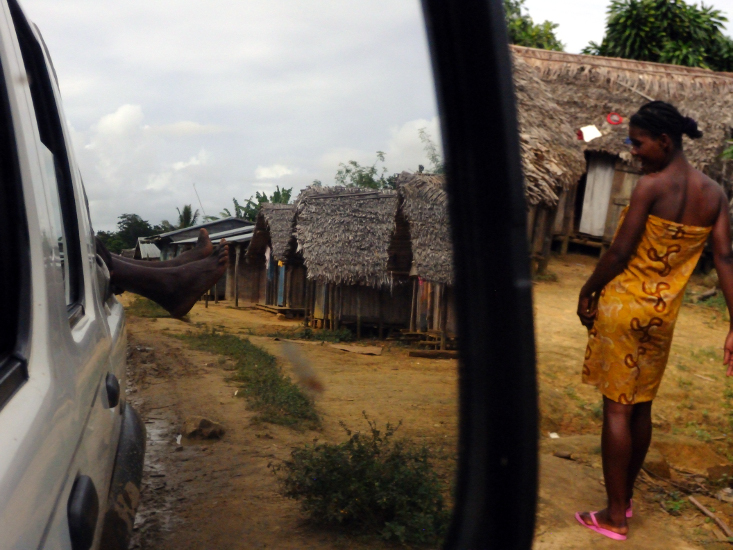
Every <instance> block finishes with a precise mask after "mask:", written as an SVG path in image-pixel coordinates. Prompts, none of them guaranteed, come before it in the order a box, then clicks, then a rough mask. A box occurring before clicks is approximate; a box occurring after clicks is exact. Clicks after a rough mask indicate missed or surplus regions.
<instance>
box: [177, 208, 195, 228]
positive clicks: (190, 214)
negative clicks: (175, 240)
mask: <svg viewBox="0 0 733 550" xmlns="http://www.w3.org/2000/svg"><path fill="white" fill-rule="evenodd" d="M176 210H178V227H177V228H176V229H184V228H186V227H192V226H194V225H196V222H197V221H198V219H199V211H198V209H196V211H195V212H194V211H193V208H192V207H191V205H190V204H186V205H184V207H183V210H181V209H180V208H176Z"/></svg>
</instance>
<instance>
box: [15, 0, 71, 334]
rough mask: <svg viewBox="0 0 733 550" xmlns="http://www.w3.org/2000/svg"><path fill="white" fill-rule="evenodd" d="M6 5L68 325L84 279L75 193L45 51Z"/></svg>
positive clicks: (20, 17) (21, 17) (17, 11)
mask: <svg viewBox="0 0 733 550" xmlns="http://www.w3.org/2000/svg"><path fill="white" fill-rule="evenodd" d="M8 4H9V6H10V12H11V15H12V18H13V23H14V25H15V29H16V33H17V36H18V43H19V45H20V50H21V54H22V56H23V64H24V66H25V70H26V73H27V74H28V82H29V86H30V91H31V98H32V100H33V109H34V112H35V116H36V121H37V123H38V132H39V136H40V139H41V143H42V147H41V158H42V161H43V166H42V168H43V179H44V184H45V187H46V193H47V201H48V204H49V207H50V208H51V210H52V212H51V214H50V215H51V220H50V221H51V226H52V230H53V236H52V238H53V239H55V241H56V246H55V247H54V248H55V250H54V258H53V260H54V262H55V263H56V265H57V266H58V269H60V270H61V275H62V277H63V280H64V287H65V299H66V300H65V301H66V306H67V308H68V310H69V315H70V317H71V319H72V321H73V320H75V319H77V318H78V317H80V316H81V314H83V308H82V296H83V294H82V286H83V277H82V270H81V245H80V241H79V227H78V222H77V218H76V207H75V200H74V190H73V183H72V178H71V169H70V166H69V158H68V155H67V149H66V143H65V140H64V135H63V127H62V124H61V117H60V116H59V112H58V108H57V106H56V99H55V97H54V91H53V85H52V80H51V78H52V77H51V75H50V74H49V69H48V66H47V64H46V59H45V58H44V48H43V46H42V45H41V44H40V43H39V41H38V40H37V39H36V37H35V36H34V34H33V31H32V30H31V27H30V25H29V23H28V21H27V20H26V19H25V16H24V15H23V13H22V11H21V10H20V8H19V6H18V5H17V3H16V2H15V1H14V0H11V1H10V2H9V3H8ZM49 62H50V60H49Z"/></svg>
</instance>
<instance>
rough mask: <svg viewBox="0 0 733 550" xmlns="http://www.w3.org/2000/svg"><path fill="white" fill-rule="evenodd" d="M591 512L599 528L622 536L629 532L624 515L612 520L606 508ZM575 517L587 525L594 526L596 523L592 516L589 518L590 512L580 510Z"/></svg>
mask: <svg viewBox="0 0 733 550" xmlns="http://www.w3.org/2000/svg"><path fill="white" fill-rule="evenodd" d="M592 513H593V515H594V516H595V518H596V522H598V527H600V528H601V529H603V530H606V531H610V532H611V533H615V534H617V535H623V536H626V534H627V533H628V532H629V525H628V523H627V522H626V516H625V515H624V516H623V517H622V518H617V521H613V519H612V518H611V516H610V514H609V513H608V508H606V509H605V510H600V511H598V512H592ZM577 517H578V518H579V521H582V522H583V523H584V524H585V525H586V526H587V527H591V528H593V527H596V524H595V523H593V518H591V512H580V513H579V514H577ZM601 534H603V533H601Z"/></svg>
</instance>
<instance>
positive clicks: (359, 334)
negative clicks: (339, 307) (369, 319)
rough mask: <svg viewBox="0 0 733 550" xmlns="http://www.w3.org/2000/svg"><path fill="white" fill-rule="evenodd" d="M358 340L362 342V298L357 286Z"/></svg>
mask: <svg viewBox="0 0 733 550" xmlns="http://www.w3.org/2000/svg"><path fill="white" fill-rule="evenodd" d="M356 339H357V340H361V296H360V293H359V285H356Z"/></svg>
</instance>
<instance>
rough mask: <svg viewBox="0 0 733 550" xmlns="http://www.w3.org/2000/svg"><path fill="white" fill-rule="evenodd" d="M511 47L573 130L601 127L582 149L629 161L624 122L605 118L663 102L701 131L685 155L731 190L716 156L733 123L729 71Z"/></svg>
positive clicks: (732, 78)
mask: <svg viewBox="0 0 733 550" xmlns="http://www.w3.org/2000/svg"><path fill="white" fill-rule="evenodd" d="M512 50H513V52H514V57H515V59H517V60H519V59H521V60H522V61H524V63H525V64H526V65H529V66H531V67H533V68H534V70H535V74H536V75H537V76H538V77H539V78H540V79H541V80H542V82H543V84H544V85H545V86H546V89H548V90H549V92H550V94H551V97H552V98H553V100H554V102H555V103H556V104H557V105H558V106H559V108H560V111H561V112H562V115H563V117H564V118H565V119H566V120H567V122H568V124H569V125H570V126H571V128H572V129H573V132H574V131H575V130H577V129H578V128H581V127H583V126H588V125H591V124H594V125H595V126H596V127H597V128H598V129H599V130H600V131H601V133H602V134H603V136H602V137H600V138H597V139H594V140H593V141H591V142H589V143H587V144H586V145H585V146H584V147H585V149H586V150H587V151H593V152H605V153H609V154H611V155H619V156H620V157H621V158H622V159H624V160H626V161H627V162H631V157H630V154H629V149H630V147H629V145H627V144H626V143H625V140H626V137H627V134H628V123H627V122H624V123H622V124H619V125H612V124H609V123H608V121H607V120H606V117H607V116H608V115H609V114H610V113H612V112H615V113H618V114H619V115H621V116H622V117H624V119H628V117H630V116H631V115H632V114H634V112H636V110H638V108H639V107H640V106H641V105H643V104H644V103H646V102H647V101H650V100H653V99H660V100H663V101H668V102H670V103H673V104H674V105H675V106H677V108H679V109H680V111H681V112H682V113H683V114H684V115H687V116H691V117H692V118H694V119H695V120H697V121H698V124H699V126H700V129H701V130H702V131H703V134H704V135H703V137H702V139H699V140H694V141H693V140H688V139H685V144H684V147H685V152H686V154H687V158H688V159H689V160H690V162H691V163H692V164H693V165H694V166H695V167H697V168H698V169H700V170H702V171H703V172H705V173H706V174H708V175H709V176H711V177H713V178H714V179H716V180H717V181H719V182H721V183H724V184H725V185H726V187H727V188H728V189H730V187H731V176H732V175H733V174H730V172H731V170H727V171H726V169H725V166H724V164H723V163H722V161H721V160H720V158H719V156H720V153H721V151H722V150H723V148H724V146H725V140H726V139H729V138H730V136H731V127H732V126H733V93H731V92H733V73H716V72H713V71H709V70H706V69H700V68H693V67H681V66H677V65H663V64H659V63H649V62H642V61H633V60H628V59H618V58H607V57H597V56H588V55H578V54H569V53H564V52H551V51H547V50H536V49H532V48H523V47H519V46H512ZM520 112H521V108H520ZM569 137H570V138H573V137H574V136H573V135H572V134H569Z"/></svg>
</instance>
